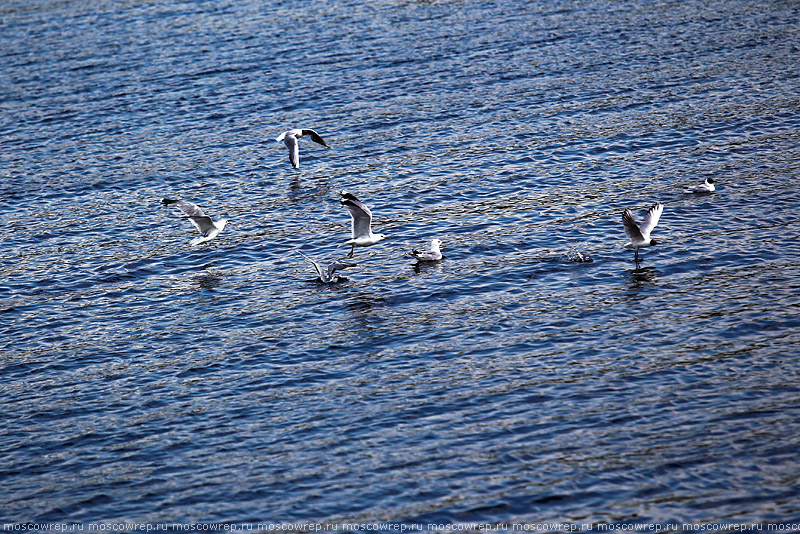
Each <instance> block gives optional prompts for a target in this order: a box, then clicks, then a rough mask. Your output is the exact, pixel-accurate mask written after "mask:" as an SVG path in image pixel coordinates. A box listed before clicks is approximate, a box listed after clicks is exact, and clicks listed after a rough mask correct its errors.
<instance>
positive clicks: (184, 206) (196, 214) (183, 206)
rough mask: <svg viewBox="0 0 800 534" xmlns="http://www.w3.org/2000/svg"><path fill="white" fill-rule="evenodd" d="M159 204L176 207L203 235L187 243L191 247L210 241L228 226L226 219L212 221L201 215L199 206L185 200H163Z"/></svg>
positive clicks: (203, 214) (201, 211)
mask: <svg viewBox="0 0 800 534" xmlns="http://www.w3.org/2000/svg"><path fill="white" fill-rule="evenodd" d="M161 203H162V204H164V205H165V206H177V207H178V208H180V210H181V211H182V212H183V213H185V214H186V217H188V219H189V221H191V223H192V224H193V225H194V226H195V228H197V229H198V230H200V233H201V234H203V235H202V236H200V237H196V238H194V239H192V240H191V241H190V242H189V244H190V245H192V246H194V245H199V244H200V243H205V242H206V241H211V240H212V239H214V238H215V237H217V235H218V234H219V233H220V232H221V231H222V229H223V228H225V225H226V224H228V219H220V220H219V221H217V222H214V221H212V220H211V217H209V216H208V215H206V214H205V213H203V210H201V209H200V207H199V206H197V205H195V204H192V203H191V202H187V201H185V200H171V199H169V198H165V199H162V200H161Z"/></svg>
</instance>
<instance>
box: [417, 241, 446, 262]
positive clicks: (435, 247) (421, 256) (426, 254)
mask: <svg viewBox="0 0 800 534" xmlns="http://www.w3.org/2000/svg"><path fill="white" fill-rule="evenodd" d="M441 244H442V242H441V241H439V240H438V239H432V240H431V249H430V250H419V249H416V248H415V249H413V250H412V251H411V252H409V254H410V255H411V256H413V257H415V258H417V260H419V261H439V260H441V259H442V257H443V256H442V252H441V251H440V250H439V245H441Z"/></svg>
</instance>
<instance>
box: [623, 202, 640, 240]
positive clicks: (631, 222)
mask: <svg viewBox="0 0 800 534" xmlns="http://www.w3.org/2000/svg"><path fill="white" fill-rule="evenodd" d="M622 225H623V226H624V227H625V235H627V236H628V237H629V238H630V240H631V241H633V242H637V241H644V236H643V235H642V231H641V230H639V225H638V224H636V219H634V218H633V213H631V210H627V209H626V210H625V211H624V212H623V213H622Z"/></svg>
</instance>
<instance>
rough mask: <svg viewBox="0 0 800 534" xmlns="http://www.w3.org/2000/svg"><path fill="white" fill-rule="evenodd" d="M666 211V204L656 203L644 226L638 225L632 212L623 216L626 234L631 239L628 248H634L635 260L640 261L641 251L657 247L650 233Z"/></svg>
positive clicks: (646, 217) (625, 212)
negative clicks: (641, 249)
mask: <svg viewBox="0 0 800 534" xmlns="http://www.w3.org/2000/svg"><path fill="white" fill-rule="evenodd" d="M663 211H664V204H662V203H661V202H656V203H655V204H653V205H652V206H651V207H650V209H649V210H647V213H646V214H645V216H644V219H643V220H642V224H637V223H636V219H634V218H633V213H631V210H629V209H626V210H625V211H624V212H623V214H622V224H623V226H625V234H626V235H627V236H628V237H629V238H630V240H631V242H630V243H628V244H627V245H626V246H628V247H632V248H633V250H634V251H635V252H634V260H635V261H639V249H640V248H645V247H650V246H652V245H655V244H656V243H657V241H656V240H655V239H650V232H652V231H653V228H655V227H656V225H657V224H658V219H660V218H661V213H662V212H663Z"/></svg>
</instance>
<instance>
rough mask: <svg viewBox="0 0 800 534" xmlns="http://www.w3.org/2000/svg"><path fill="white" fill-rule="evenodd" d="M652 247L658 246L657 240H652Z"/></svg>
mask: <svg viewBox="0 0 800 534" xmlns="http://www.w3.org/2000/svg"><path fill="white" fill-rule="evenodd" d="M650 245H658V241H656V240H655V239H651V240H650Z"/></svg>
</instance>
